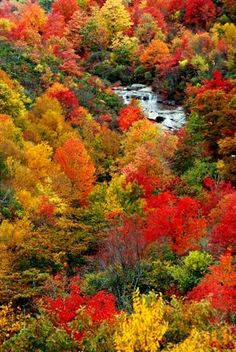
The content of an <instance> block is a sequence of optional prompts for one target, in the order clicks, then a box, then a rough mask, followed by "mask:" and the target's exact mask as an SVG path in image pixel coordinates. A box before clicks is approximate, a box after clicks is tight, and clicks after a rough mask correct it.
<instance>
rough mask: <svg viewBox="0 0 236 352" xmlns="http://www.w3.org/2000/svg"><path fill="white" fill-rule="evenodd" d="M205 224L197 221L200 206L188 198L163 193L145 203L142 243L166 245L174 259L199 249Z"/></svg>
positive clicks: (199, 219) (201, 220)
mask: <svg viewBox="0 0 236 352" xmlns="http://www.w3.org/2000/svg"><path fill="white" fill-rule="evenodd" d="M205 232H206V222H205V219H204V218H202V217H200V204H199V203H198V201H197V200H195V199H192V198H190V197H183V198H179V199H178V198H177V197H176V196H175V195H174V194H173V193H171V192H164V193H161V194H159V195H156V196H155V195H154V196H152V197H150V198H149V199H147V228H146V231H145V237H146V240H147V241H148V242H149V243H150V242H154V241H157V242H158V243H165V244H166V243H167V244H168V245H170V247H171V248H172V250H173V251H175V252H176V253H177V254H178V255H183V254H186V253H188V251H190V250H196V249H198V248H199V240H200V239H201V238H202V237H204V236H205Z"/></svg>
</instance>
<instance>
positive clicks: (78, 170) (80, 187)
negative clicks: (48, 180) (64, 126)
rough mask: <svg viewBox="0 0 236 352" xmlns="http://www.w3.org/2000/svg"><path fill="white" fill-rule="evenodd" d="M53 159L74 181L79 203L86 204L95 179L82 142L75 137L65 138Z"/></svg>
mask: <svg viewBox="0 0 236 352" xmlns="http://www.w3.org/2000/svg"><path fill="white" fill-rule="evenodd" d="M54 158H55V161H56V162H57V163H58V164H59V165H60V167H61V169H62V170H63V171H64V173H65V174H66V175H67V177H68V178H69V179H70V180H71V181H72V182H73V183H74V185H75V189H76V192H77V195H78V200H79V201H80V202H81V204H83V205H84V204H86V202H87V199H88V196H89V194H90V192H91V191H92V189H93V183H94V181H95V177H94V172H95V168H94V165H93V163H92V162H91V160H90V157H89V155H88V153H87V151H86V149H85V147H84V145H83V143H82V142H81V141H80V140H79V139H76V138H71V139H69V140H67V141H66V142H65V143H64V144H63V145H62V146H61V147H59V148H57V150H56V153H55V157H54Z"/></svg>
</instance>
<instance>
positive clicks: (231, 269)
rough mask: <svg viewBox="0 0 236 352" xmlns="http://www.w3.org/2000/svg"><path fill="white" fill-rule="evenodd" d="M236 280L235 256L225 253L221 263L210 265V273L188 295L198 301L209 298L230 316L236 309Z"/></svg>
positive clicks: (216, 306) (215, 305)
mask: <svg viewBox="0 0 236 352" xmlns="http://www.w3.org/2000/svg"><path fill="white" fill-rule="evenodd" d="M235 281H236V272H235V264H233V257H232V255H231V254H230V253H225V254H224V255H222V256H221V257H220V262H219V264H216V265H212V266H211V267H210V273H208V274H206V275H205V277H204V278H203V279H202V280H201V282H200V283H199V285H198V286H196V287H195V288H194V289H193V290H192V291H191V292H190V293H189V295H188V297H189V299H192V300H197V301H199V300H202V299H205V298H208V299H209V300H210V301H211V303H212V305H213V307H214V308H216V309H217V310H219V311H220V312H222V313H223V314H225V316H226V317H228V316H229V315H230V314H232V313H235V311H236V289H235Z"/></svg>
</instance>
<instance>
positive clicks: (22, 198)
mask: <svg viewBox="0 0 236 352" xmlns="http://www.w3.org/2000/svg"><path fill="white" fill-rule="evenodd" d="M16 196H17V198H18V200H19V202H20V204H21V205H22V207H23V208H24V210H25V211H26V212H27V213H28V214H32V213H35V212H36V211H37V209H38V207H39V204H40V201H39V198H37V197H34V196H33V195H32V194H31V192H29V191H27V190H25V189H22V190H19V191H18V192H16Z"/></svg>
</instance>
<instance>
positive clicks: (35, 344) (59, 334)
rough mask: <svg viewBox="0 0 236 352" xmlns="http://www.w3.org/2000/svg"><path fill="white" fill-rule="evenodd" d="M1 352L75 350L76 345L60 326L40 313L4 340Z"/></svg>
mask: <svg viewBox="0 0 236 352" xmlns="http://www.w3.org/2000/svg"><path fill="white" fill-rule="evenodd" d="M1 351H2V352H25V351H28V352H35V351H44V352H76V351H78V345H77V343H76V342H74V341H73V340H71V338H70V337H69V336H68V334H67V333H66V332H65V330H64V329H62V328H57V327H55V326H54V325H53V323H52V321H51V320H50V318H49V317H47V316H46V315H44V314H43V313H41V314H40V315H38V317H36V318H31V319H30V321H29V322H28V323H27V325H26V326H25V327H24V328H22V329H21V330H20V331H19V332H18V333H17V334H15V335H14V336H13V337H11V338H10V339H9V340H6V341H5V343H4V344H3V346H2V348H1Z"/></svg>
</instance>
